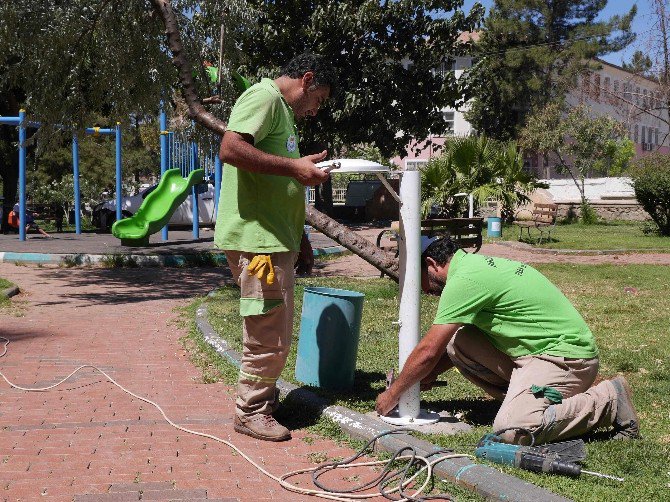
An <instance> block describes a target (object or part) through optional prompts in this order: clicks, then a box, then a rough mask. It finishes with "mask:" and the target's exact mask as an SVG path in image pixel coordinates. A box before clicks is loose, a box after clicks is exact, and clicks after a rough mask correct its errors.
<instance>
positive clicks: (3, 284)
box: [0, 277, 14, 289]
mask: <svg viewBox="0 0 670 502" xmlns="http://www.w3.org/2000/svg"><path fill="white" fill-rule="evenodd" d="M12 286H14V283H13V282H11V281H8V280H7V279H3V278H2V277H0V289H7V288H11V287H12Z"/></svg>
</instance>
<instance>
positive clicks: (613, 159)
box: [520, 103, 633, 223]
mask: <svg viewBox="0 0 670 502" xmlns="http://www.w3.org/2000/svg"><path fill="white" fill-rule="evenodd" d="M520 141H521V144H522V146H523V148H524V149H527V150H531V151H534V152H538V153H540V154H543V155H545V156H546V157H550V156H551V157H553V158H555V159H556V161H557V164H556V167H557V168H558V169H559V170H560V171H562V172H564V173H566V174H568V175H570V178H571V179H572V180H573V181H574V183H575V186H576V187H577V189H578V190H579V194H580V196H581V201H582V202H581V210H582V212H581V218H582V221H583V222H584V223H592V221H590V220H592V219H594V218H593V211H592V208H591V206H590V205H589V204H588V200H587V198H586V195H585V192H584V180H585V178H586V177H587V176H588V175H589V174H593V173H607V172H608V169H610V168H611V167H612V166H614V168H615V169H623V168H624V167H625V166H626V164H627V163H628V162H629V161H630V159H631V158H632V154H633V150H632V149H631V145H630V140H628V139H627V138H626V136H625V130H624V127H623V126H622V125H621V124H619V123H618V122H617V121H615V120H614V119H612V118H610V117H607V116H600V117H596V118H592V117H591V113H590V110H589V109H588V108H587V107H585V106H578V107H576V108H572V109H570V110H567V111H566V110H565V109H564V107H563V106H562V105H561V104H558V103H551V104H549V105H547V106H546V107H545V108H543V109H541V110H539V111H537V112H536V113H534V114H533V115H532V116H531V117H530V118H529V119H528V123H527V125H526V127H525V128H524V129H523V131H522V132H521V139H520ZM626 156H628V158H627V159H626Z"/></svg>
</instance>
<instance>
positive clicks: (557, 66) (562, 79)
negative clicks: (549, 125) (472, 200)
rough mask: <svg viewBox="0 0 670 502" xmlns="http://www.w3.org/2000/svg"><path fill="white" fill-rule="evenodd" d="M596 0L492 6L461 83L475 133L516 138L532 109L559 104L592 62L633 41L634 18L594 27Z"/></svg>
mask: <svg viewBox="0 0 670 502" xmlns="http://www.w3.org/2000/svg"><path fill="white" fill-rule="evenodd" d="M606 3H607V2H605V1H603V0H555V1H552V2H544V1H539V0H495V3H494V6H493V8H492V9H491V11H490V13H489V16H488V17H487V18H486V20H485V22H484V27H483V29H482V32H481V40H480V42H479V43H478V44H477V51H476V52H475V53H474V54H475V55H476V56H477V57H478V59H479V61H478V63H477V64H475V65H474V66H473V68H472V69H471V70H470V71H469V72H468V75H467V76H466V81H467V84H468V86H469V87H470V92H471V94H472V97H473V101H472V103H471V107H470V109H469V112H468V113H467V114H466V118H467V120H469V121H470V122H471V123H472V125H473V126H474V128H475V129H476V130H478V131H480V132H481V133H483V134H485V135H487V136H489V137H492V138H498V139H509V138H515V137H517V134H518V132H519V130H520V129H521V127H523V125H524V124H525V121H526V117H527V115H528V114H529V113H530V112H531V110H533V109H537V108H542V107H544V106H545V105H546V104H548V103H550V102H553V101H556V100H559V99H562V98H563V96H564V95H565V93H566V92H567V91H568V90H569V89H571V88H572V87H574V85H575V84H576V79H577V76H578V75H579V74H580V73H582V72H583V71H584V70H585V69H586V68H588V66H589V65H592V64H593V63H592V62H590V60H592V58H594V57H598V56H601V55H603V54H607V53H610V52H615V51H618V50H620V49H622V48H624V47H626V46H627V45H628V44H630V42H631V41H632V40H633V39H634V34H632V33H631V31H630V25H631V21H632V19H633V17H634V16H635V13H636V7H635V6H633V7H631V9H630V11H629V12H628V14H626V15H624V16H613V17H611V18H609V19H607V20H598V18H599V16H600V13H601V11H602V9H603V8H604V7H605V4H606Z"/></svg>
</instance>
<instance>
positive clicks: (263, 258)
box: [247, 254, 275, 284]
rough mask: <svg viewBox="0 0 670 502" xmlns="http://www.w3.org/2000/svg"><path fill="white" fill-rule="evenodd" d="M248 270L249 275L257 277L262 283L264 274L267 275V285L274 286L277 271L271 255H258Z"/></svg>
mask: <svg viewBox="0 0 670 502" xmlns="http://www.w3.org/2000/svg"><path fill="white" fill-rule="evenodd" d="M247 270H248V271H249V275H255V276H256V277H257V278H258V279H259V280H261V281H262V280H263V274H265V273H267V277H266V278H265V280H266V281H267V283H268V284H272V283H273V282H275V269H274V267H273V266H272V260H270V255H269V254H257V255H256V256H254V259H253V260H251V263H249V266H248V267H247Z"/></svg>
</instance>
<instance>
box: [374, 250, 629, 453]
mask: <svg viewBox="0 0 670 502" xmlns="http://www.w3.org/2000/svg"><path fill="white" fill-rule="evenodd" d="M422 248H423V249H422V255H421V280H422V288H423V289H424V291H425V292H427V293H433V294H441V295H440V302H439V305H438V309H437V315H436V316H435V320H434V321H433V326H432V327H431V328H430V330H429V331H428V332H427V333H426V335H425V336H424V337H423V339H422V340H421V341H420V342H419V344H418V345H417V346H416V347H415V349H414V350H413V351H412V353H411V354H410V355H409V357H408V358H407V361H406V362H405V365H404V367H403V369H402V371H401V373H400V375H399V376H398V379H397V380H396V381H395V382H394V383H393V384H392V385H391V386H390V387H389V389H387V390H386V391H385V392H383V393H382V394H380V395H379V396H378V398H377V404H376V410H377V412H378V413H379V414H380V415H387V414H388V413H389V412H390V411H391V410H392V409H393V408H394V407H395V406H396V405H397V404H398V401H399V399H400V396H401V395H402V394H403V393H404V392H405V391H406V390H407V389H409V388H410V387H411V386H412V385H414V384H416V383H418V382H420V383H421V387H422V388H423V389H427V388H430V387H431V386H432V384H433V383H434V381H435V380H436V378H437V377H438V376H439V375H440V374H441V373H443V372H444V371H446V370H448V369H450V368H452V367H454V366H455V367H456V368H457V369H458V370H459V371H460V373H461V374H462V375H463V376H464V377H465V378H467V379H468V380H470V381H471V382H472V383H474V384H475V385H477V386H478V387H480V388H482V389H483V390H484V391H486V393H488V394H489V395H490V396H492V397H493V398H495V399H497V400H499V401H501V402H502V405H501V407H500V410H499V411H498V414H497V416H496V418H495V420H494V422H493V429H494V431H496V432H498V431H503V430H506V432H504V433H503V434H502V435H501V437H502V439H503V440H504V441H506V442H508V443H521V442H524V443H527V442H528V440H529V439H530V438H529V434H528V432H527V431H531V432H532V433H533V435H534V436H535V441H536V442H537V443H547V442H551V441H556V440H563V439H566V438H570V437H574V436H579V435H581V434H584V433H586V432H587V431H590V430H592V429H597V428H600V427H609V426H613V427H614V431H613V437H615V438H617V439H628V438H637V437H639V422H638V417H637V414H636V412H635V408H634V406H633V402H632V399H631V391H630V388H629V386H628V383H627V382H626V379H625V378H624V377H622V376H619V377H616V378H614V379H612V380H605V381H602V382H600V383H599V384H598V385H596V386H594V387H591V385H592V384H593V382H594V380H595V378H596V375H597V373H598V349H597V347H596V342H595V339H594V337H593V334H592V333H591V330H590V329H589V327H588V326H587V325H586V323H585V322H584V320H583V319H582V317H581V315H579V313H578V312H577V310H576V309H575V308H574V307H573V306H572V304H571V303H570V301H569V300H568V299H567V298H566V297H565V296H564V295H563V293H561V291H560V290H559V289H558V288H557V287H556V286H554V285H553V284H552V283H551V282H550V281H549V280H548V279H547V278H546V277H544V276H543V275H542V274H541V273H539V272H538V271H537V270H535V269H534V268H532V267H530V266H528V265H525V264H523V263H519V262H516V261H511V260H506V259H503V258H493V257H488V256H483V255H475V254H467V253H465V252H464V251H463V250H461V249H459V248H458V245H457V244H455V243H454V242H453V241H452V240H451V239H450V238H449V237H445V238H442V239H435V238H433V239H429V238H427V237H422ZM524 429H525V431H524Z"/></svg>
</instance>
